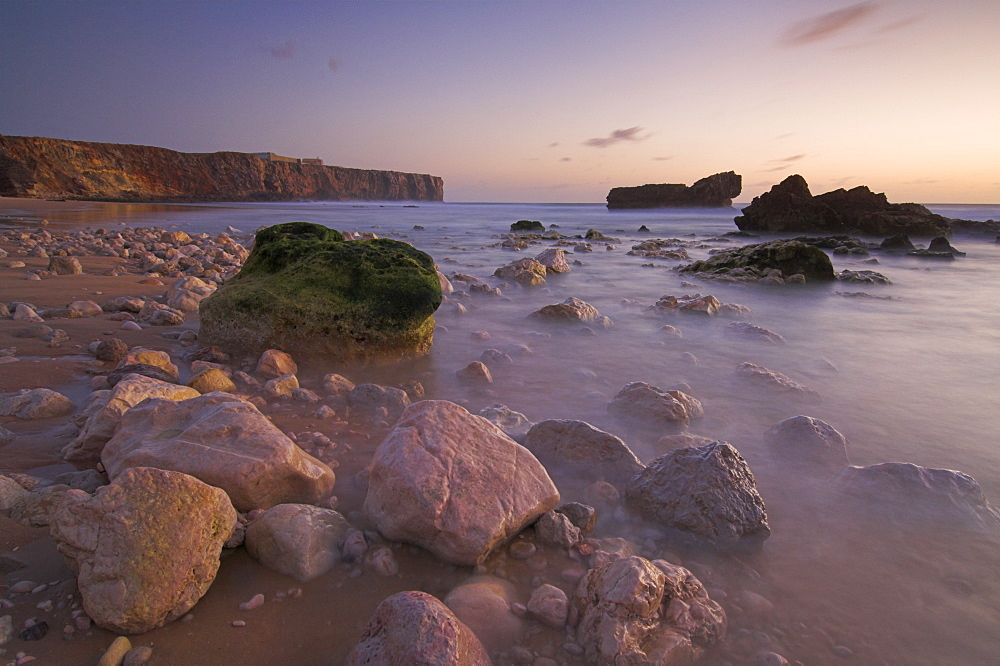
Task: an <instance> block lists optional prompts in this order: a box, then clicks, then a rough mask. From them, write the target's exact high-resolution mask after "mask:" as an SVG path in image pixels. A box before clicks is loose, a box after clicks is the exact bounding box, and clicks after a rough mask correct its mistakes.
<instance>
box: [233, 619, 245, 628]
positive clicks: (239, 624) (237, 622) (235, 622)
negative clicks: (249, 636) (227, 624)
mask: <svg viewBox="0 0 1000 666" xmlns="http://www.w3.org/2000/svg"><path fill="white" fill-rule="evenodd" d="M232 625H233V626H234V627H245V626H247V623H246V622H244V621H243V620H233V621H232Z"/></svg>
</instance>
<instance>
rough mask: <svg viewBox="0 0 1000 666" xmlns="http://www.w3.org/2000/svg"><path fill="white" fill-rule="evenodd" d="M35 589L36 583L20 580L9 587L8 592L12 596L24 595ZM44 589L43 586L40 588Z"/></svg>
mask: <svg viewBox="0 0 1000 666" xmlns="http://www.w3.org/2000/svg"><path fill="white" fill-rule="evenodd" d="M36 587H39V585H38V583H36V582H35V581H33V580H22V581H18V582H16V583H14V584H13V585H11V586H10V592H12V593H13V594H25V593H26V592H31V591H32V590H33V589H35V588H36ZM42 587H43V589H44V586H42Z"/></svg>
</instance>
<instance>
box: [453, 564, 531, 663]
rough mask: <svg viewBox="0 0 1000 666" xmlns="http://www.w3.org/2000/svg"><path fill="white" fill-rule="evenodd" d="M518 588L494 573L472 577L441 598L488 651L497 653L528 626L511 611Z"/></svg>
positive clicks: (515, 600)
mask: <svg viewBox="0 0 1000 666" xmlns="http://www.w3.org/2000/svg"><path fill="white" fill-rule="evenodd" d="M517 601H518V592H517V588H516V587H515V586H514V585H513V584H512V583H509V582H507V581H505V580H503V579H501V578H496V577H494V576H474V577H473V578H470V579H469V580H467V581H465V582H464V583H462V584H461V585H459V586H458V587H456V588H455V589H453V590H452V591H451V592H449V593H448V596H446V597H445V598H444V604H445V605H446V606H447V607H448V608H449V609H451V611H452V612H453V613H454V614H455V617H457V618H458V619H459V620H461V621H462V622H463V623H465V625H466V626H467V627H469V628H470V629H472V631H473V632H475V634H476V636H477V637H478V638H479V640H480V641H481V642H482V644H483V645H484V646H485V647H486V649H487V650H489V651H490V652H500V651H501V650H503V649H505V648H506V647H508V646H510V645H513V644H515V643H517V642H518V641H520V640H521V638H522V636H523V634H524V632H525V630H526V629H527V628H528V625H527V624H526V623H525V622H524V620H522V619H521V618H519V617H517V616H516V615H515V614H514V613H512V612H511V604H513V603H516V602H517Z"/></svg>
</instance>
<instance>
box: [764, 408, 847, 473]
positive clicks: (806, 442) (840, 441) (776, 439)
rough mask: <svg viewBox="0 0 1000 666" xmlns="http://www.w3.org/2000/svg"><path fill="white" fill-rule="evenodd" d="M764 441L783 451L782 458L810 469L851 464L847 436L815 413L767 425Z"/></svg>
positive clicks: (838, 467) (834, 468)
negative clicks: (813, 415)
mask: <svg viewBox="0 0 1000 666" xmlns="http://www.w3.org/2000/svg"><path fill="white" fill-rule="evenodd" d="M764 443H765V444H767V445H768V446H769V447H771V448H772V449H774V450H775V451H779V452H780V453H781V455H782V458H783V460H782V462H787V463H791V464H793V465H799V466H802V467H804V468H806V470H816V469H827V470H832V471H839V470H841V469H843V467H844V466H845V465H847V464H848V460H847V438H846V437H844V436H843V435H842V434H840V432H838V431H837V429H836V428H834V427H833V426H832V425H830V424H829V423H826V422H825V421H820V420H819V419H815V418H813V417H811V416H793V417H792V418H790V419H785V420H784V421H781V422H779V423H775V424H774V425H773V426H771V427H770V428H768V429H767V431H766V432H765V433H764Z"/></svg>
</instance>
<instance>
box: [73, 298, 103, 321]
mask: <svg viewBox="0 0 1000 666" xmlns="http://www.w3.org/2000/svg"><path fill="white" fill-rule="evenodd" d="M66 312H67V314H68V315H69V317H70V319H81V318H84V317H96V316H98V315H101V314H104V310H102V309H101V306H100V305H98V304H97V303H95V302H94V301H73V302H72V303H70V304H69V305H67V306H66Z"/></svg>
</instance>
